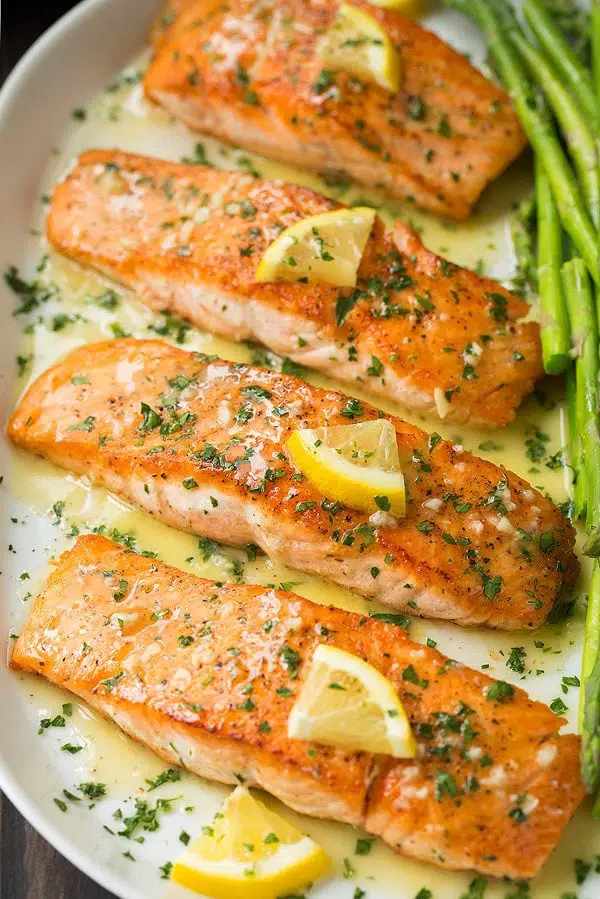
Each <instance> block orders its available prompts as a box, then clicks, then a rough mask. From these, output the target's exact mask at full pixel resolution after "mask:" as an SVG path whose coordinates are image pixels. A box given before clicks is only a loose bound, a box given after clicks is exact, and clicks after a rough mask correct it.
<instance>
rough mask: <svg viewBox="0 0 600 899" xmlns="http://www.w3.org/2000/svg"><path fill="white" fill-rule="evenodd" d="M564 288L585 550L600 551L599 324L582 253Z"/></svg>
mask: <svg viewBox="0 0 600 899" xmlns="http://www.w3.org/2000/svg"><path fill="white" fill-rule="evenodd" d="M561 275H562V281H563V289H564V292H565V298H566V301H567V308H568V311H569V319H570V322H571V333H572V335H573V343H574V349H575V352H576V360H575V377H576V392H577V400H576V409H577V430H578V432H579V436H580V440H581V450H582V458H583V464H584V466H585V480H586V495H587V515H586V529H587V533H588V538H587V540H586V543H585V546H584V548H583V551H584V553H585V554H586V555H588V556H598V555H600V434H599V433H598V412H597V410H598V372H599V370H600V357H599V355H598V327H597V324H596V312H595V308H594V301H593V295H592V289H591V284H590V280H589V277H588V274H587V272H586V269H585V265H584V262H583V260H582V259H581V258H579V257H578V256H576V257H574V258H573V259H569V260H568V262H565V263H564V265H563V266H562V269H561Z"/></svg>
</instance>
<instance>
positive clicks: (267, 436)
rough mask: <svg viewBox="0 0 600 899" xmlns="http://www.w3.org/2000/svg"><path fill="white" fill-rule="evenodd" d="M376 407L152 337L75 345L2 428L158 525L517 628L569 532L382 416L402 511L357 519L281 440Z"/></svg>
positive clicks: (532, 609) (542, 606)
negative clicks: (306, 473)
mask: <svg viewBox="0 0 600 899" xmlns="http://www.w3.org/2000/svg"><path fill="white" fill-rule="evenodd" d="M378 416H379V413H378V411H377V410H376V409H374V408H373V407H371V406H367V405H366V404H363V403H361V402H359V401H358V400H356V399H350V398H348V397H347V396H344V395H342V394H339V393H336V392H334V391H332V390H321V389H318V388H316V387H312V386H310V385H309V384H306V383H304V382H303V381H299V380H297V379H296V378H292V377H289V376H286V375H282V374H280V373H278V372H274V371H270V370H269V369H263V368H252V367H249V366H246V365H241V364H234V363H229V362H224V361H221V360H220V359H217V358H216V357H206V356H202V355H199V354H197V353H188V352H185V351H183V350H180V349H177V348H174V347H171V346H169V345H167V344H166V343H164V342H162V341H150V340H147V341H144V340H142V341H138V340H133V339H122V340H115V341H107V342H103V343H97V344H88V345H86V346H83V347H80V348H79V349H76V350H75V351H74V352H72V353H71V354H70V355H69V356H67V358H66V359H64V360H63V361H62V362H59V363H58V364H57V365H55V366H54V367H52V368H50V369H49V370H48V371H47V372H45V373H44V374H43V375H42V376H41V377H40V378H39V379H38V380H37V381H36V382H35V383H34V384H33V386H31V387H30V388H29V390H28V391H27V393H26V394H25V396H24V398H23V399H22V401H21V403H20V405H19V407H18V409H17V410H16V412H15V413H14V415H13V417H12V419H11V421H10V423H9V427H8V433H9V435H10V437H11V438H12V439H13V440H14V441H15V443H17V444H19V445H20V446H22V447H24V448H26V449H28V450H30V451H31V452H34V453H37V454H39V455H41V456H43V457H45V458H47V459H50V460H51V461H52V462H55V463H57V464H58V465H62V466H63V467H65V468H68V469H70V470H72V471H74V472H78V473H80V474H85V475H87V476H89V477H90V478H91V479H92V480H94V481H96V482H98V483H100V484H102V485H104V486H105V487H107V488H108V489H109V490H112V491H114V492H115V493H117V494H119V495H120V496H122V497H124V498H125V499H126V500H128V501H129V502H131V503H133V504H134V505H135V506H138V507H140V508H141V509H143V510H145V511H147V512H149V513H150V514H152V515H154V516H156V517H157V518H159V519H160V520H162V521H164V522H165V523H167V524H169V525H172V526H174V527H177V528H180V529H182V530H185V531H190V532H192V533H195V534H200V535H204V536H206V537H209V538H210V539H213V540H219V541H223V542H226V543H230V544H237V545H244V544H248V543H254V544H258V546H259V547H261V549H263V550H264V552H266V553H268V554H269V555H270V556H271V557H272V558H274V559H277V560H279V561H281V562H284V563H286V564H288V565H291V566H293V567H295V568H298V569H301V570H304V571H310V572H313V573H315V574H318V575H321V576H323V577H326V578H329V579H331V580H333V581H335V582H337V583H338V584H342V585H344V586H346V587H349V588H351V589H353V590H356V591H357V592H358V593H361V594H363V595H364V596H367V597H375V598H377V599H380V600H381V601H382V602H384V603H387V604H388V605H390V606H393V607H395V608H398V609H403V610H406V611H408V612H409V613H411V614H416V615H422V616H429V617H436V618H447V619H451V620H455V621H457V622H459V623H461V624H488V625H491V626H494V627H502V628H511V629H512V628H531V627H536V626H537V625H539V624H541V623H542V622H543V620H544V619H545V617H546V615H547V614H548V612H549V611H550V609H551V608H552V605H553V603H554V601H555V599H556V598H557V596H558V594H559V592H560V590H561V588H562V586H563V585H564V584H570V583H572V582H573V580H574V578H575V577H576V575H577V572H578V563H577V561H576V559H575V556H574V554H573V542H574V530H573V528H572V526H571V524H570V522H568V521H567V520H566V519H565V518H564V517H563V516H562V515H561V513H560V512H559V510H558V509H557V508H556V507H555V506H554V505H553V504H552V503H551V502H550V501H549V500H547V499H546V498H545V497H544V496H542V494H541V493H539V492H538V491H537V490H534V489H533V488H531V487H530V486H529V484H527V482H525V481H523V480H522V479H521V478H519V477H517V476H516V475H515V474H512V473H511V472H508V471H506V470H505V469H503V468H499V467H498V466H496V465H493V464H492V463H491V462H485V461H483V460H481V459H478V458H476V457H475V456H472V455H470V454H469V453H466V452H464V451H463V450H462V447H460V446H454V445H452V444H451V443H447V442H445V441H443V440H442V439H441V438H440V436H439V435H438V434H433V435H431V436H428V435H427V434H425V433H424V432H423V431H421V430H420V429H419V428H417V427H415V426H413V425H411V424H407V423H406V422H403V421H400V420H399V419H394V418H390V421H391V422H392V424H393V425H394V427H395V429H396V433H397V436H398V450H399V456H400V460H401V464H402V467H403V472H404V476H405V479H406V484H407V492H408V504H407V512H406V517H404V518H400V519H398V518H396V517H392V516H389V515H388V514H387V513H384V512H376V513H375V514H374V515H373V516H371V517H370V518H368V516H367V515H365V514H364V513H362V512H357V511H354V510H352V509H350V508H347V507H344V506H342V505H341V504H340V503H334V502H332V501H330V500H329V499H327V498H326V497H324V496H323V495H322V494H320V493H319V492H318V491H317V490H316V488H314V487H313V486H312V485H311V484H310V483H309V482H308V481H307V480H306V479H305V478H303V477H302V476H301V475H300V473H299V472H298V471H297V469H296V468H295V466H294V464H293V463H292V462H291V460H290V458H289V454H288V450H287V446H286V442H287V440H288V438H289V436H290V434H291V433H292V431H294V430H297V429H301V428H314V427H318V426H321V425H324V424H327V425H339V424H349V423H350V422H351V421H366V420H373V419H376V418H377V417H378Z"/></svg>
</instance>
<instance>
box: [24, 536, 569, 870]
mask: <svg viewBox="0 0 600 899" xmlns="http://www.w3.org/2000/svg"><path fill="white" fill-rule="evenodd" d="M319 643H327V644H330V645H334V646H338V647H340V648H341V649H345V650H347V651H348V652H351V653H354V654H355V655H358V656H360V657H361V658H363V659H365V660H366V661H367V662H369V663H370V664H371V665H374V666H375V667H376V668H377V669H378V670H379V671H381V672H382V674H384V675H385V676H386V677H388V678H389V679H390V680H391V681H392V683H393V684H394V685H395V687H396V688H397V689H398V692H399V694H400V698H401V699H402V702H403V703H404V706H405V708H406V710H407V713H408V715H409V718H410V722H411V726H412V728H413V731H414V733H415V736H416V739H417V744H418V749H417V756H416V758H415V759H406V760H397V759H391V758H386V757H381V756H379V757H374V756H372V755H370V754H368V753H353V752H348V751H346V750H341V749H335V748H331V747H326V746H322V745H319V744H310V743H306V742H303V741H298V740H292V739H289V738H288V736H287V719H288V716H289V713H290V710H291V707H292V705H293V703H294V702H295V700H296V697H297V695H298V693H299V691H300V689H301V687H302V683H303V680H304V678H305V676H306V672H307V669H308V663H309V660H310V659H311V657H312V655H313V652H314V650H315V648H316V646H317V645H318V644H319ZM12 664H13V666H14V667H17V668H20V669H23V670H26V671H34V672H37V673H40V674H43V675H44V677H46V678H48V680H50V681H52V682H54V683H56V684H59V685H60V686H62V687H65V688H66V689H68V690H71V691H72V692H73V693H75V694H76V695H77V696H80V697H81V698H82V699H84V700H85V701H86V702H88V703H89V704H90V705H92V706H93V707H95V708H97V709H99V710H100V711H101V712H102V713H103V714H104V715H106V716H107V717H109V718H112V719H113V720H114V721H116V723H117V724H118V725H119V726H120V727H121V728H122V729H123V730H125V731H126V732H127V733H128V734H129V735H130V736H132V737H133V738H134V739H136V740H139V741H140V742H142V743H145V744H146V745H148V746H149V747H150V748H151V749H153V750H154V751H155V752H157V753H158V754H159V755H160V756H162V757H163V758H164V759H166V760H167V761H168V762H169V763H170V764H175V765H182V766H184V767H186V768H189V769H190V770H191V771H194V772H195V773H196V774H199V775H201V776H202V777H206V778H208V779H210V780H217V781H221V782H224V783H237V782H239V779H240V778H243V780H244V781H245V782H246V783H247V784H248V785H250V786H259V787H261V788H263V789H265V790H267V791H268V792H270V793H272V794H273V795H274V796H277V797H278V798H279V799H281V800H282V801H283V802H285V803H286V804H287V805H289V806H290V807H291V808H293V809H295V810H296V811H299V812H303V813H305V814H308V815H313V816H315V817H319V818H331V819H334V820H336V821H344V822H347V823H350V824H356V825H362V826H363V827H365V828H366V829H367V830H368V831H369V832H370V833H372V834H376V835H378V836H381V837H382V838H383V839H384V840H385V841H386V842H387V843H389V845H390V846H392V847H393V848H394V849H397V850H398V851H400V852H402V853H404V854H406V855H410V856H414V857H416V858H419V859H423V860H426V861H429V862H433V863H434V864H437V865H440V866H442V867H446V868H450V869H460V868H474V869H476V870H478V871H481V872H482V873H485V874H493V875H496V876H508V877H513V878H515V877H518V878H523V877H531V876H532V875H534V874H536V872H537V871H538V870H539V868H540V866H541V865H542V864H543V862H544V860H545V859H546V857H547V856H548V854H549V853H550V851H551V850H552V848H553V847H554V846H555V844H556V842H557V841H558V839H559V837H560V834H561V832H562V830H563V828H564V826H565V824H566V823H567V821H568V820H569V818H570V817H571V815H572V814H573V812H574V811H575V809H576V808H577V806H578V805H579V803H580V801H581V799H582V797H583V787H582V783H581V780H580V775H579V757H578V756H579V738H578V737H576V736H574V735H572V734H569V735H567V736H559V735H558V731H559V729H560V728H561V726H562V725H563V724H564V719H563V718H559V717H557V716H556V715H554V714H553V713H552V712H551V711H550V710H549V709H548V708H547V707H546V706H544V705H542V704H541V703H539V702H532V701H531V700H530V699H529V697H528V696H527V694H526V693H525V692H524V691H523V690H520V689H518V688H512V687H510V686H509V685H507V684H504V683H503V682H497V681H493V680H492V679H491V678H489V677H487V676H486V675H484V674H482V673H480V672H478V671H474V670H472V669H470V668H466V667H465V666H463V665H460V664H459V663H457V662H452V661H450V660H449V659H447V658H445V657H444V656H443V655H441V654H440V653H439V652H437V651H436V650H435V649H431V648H426V647H424V646H422V645H420V644H417V643H414V642H413V641H412V640H410V639H409V637H408V636H407V635H406V633H405V631H404V630H403V629H402V628H397V627H394V626H393V625H389V624H384V623H382V622H380V621H376V620H374V619H370V618H366V617H363V616H360V615H356V614H353V613H350V612H345V611H342V610H341V609H336V608H333V607H329V608H328V607H326V606H320V605H316V604H314V603H312V602H309V600H307V599H302V598H301V597H299V596H295V595H294V594H292V593H284V592H281V591H277V590H273V589H270V588H267V587H263V586H260V585H243V586H241V585H235V584H225V585H223V584H221V583H219V584H215V583H213V582H212V581H207V580H201V579H199V578H196V577H194V576H193V575H190V574H184V573H183V572H181V571H179V570H177V569H175V568H170V567H168V566H166V565H163V564H162V563H160V562H155V561H153V560H152V559H147V558H143V557H142V556H139V555H137V554H135V553H132V552H130V551H127V550H124V549H123V548H122V547H120V546H117V545H116V544H114V543H111V542H110V541H108V540H106V539H105V538H103V537H97V536H86V537H80V538H79V539H78V541H77V543H76V544H75V546H74V547H73V549H71V550H69V551H68V552H66V553H65V554H64V555H63V556H62V557H61V558H60V560H59V561H58V563H57V566H56V568H55V569H54V571H53V572H52V574H51V575H50V578H49V580H48V582H47V584H46V586H45V588H44V590H43V591H42V593H41V595H40V596H39V598H38V600H37V602H36V605H35V609H34V611H33V612H32V614H31V615H30V617H29V620H28V621H27V623H26V625H25V627H24V628H23V632H22V633H21V635H20V637H19V638H18V640H17V641H16V644H15V648H14V655H13V658H12ZM499 684H501V686H500V687H499Z"/></svg>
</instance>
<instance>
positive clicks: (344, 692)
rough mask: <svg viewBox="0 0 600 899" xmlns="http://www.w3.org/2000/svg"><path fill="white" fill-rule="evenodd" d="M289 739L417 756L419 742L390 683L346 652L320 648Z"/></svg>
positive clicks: (290, 722) (292, 716)
mask: <svg viewBox="0 0 600 899" xmlns="http://www.w3.org/2000/svg"><path fill="white" fill-rule="evenodd" d="M288 735H289V736H290V737H293V738H295V739H297V740H313V741H314V742H315V743H324V744H326V745H327V746H339V747H342V748H344V749H351V750H354V751H364V752H374V753H383V754H386V755H392V756H394V757H395V758H413V756H414V755H415V752H416V744H415V739H414V737H413V734H412V731H411V729H410V723H409V721H408V718H407V716H406V712H405V710H404V706H403V705H402V703H401V702H400V699H399V698H398V693H397V692H396V689H395V687H394V685H393V684H392V683H390V681H389V680H388V679H387V678H386V677H384V676H383V674H380V673H379V671H377V670H376V669H375V668H373V666H372V665H369V664H368V663H367V662H364V661H363V660H362V659H359V658H358V656H355V655H352V653H350V652H346V651H345V650H343V649H338V648H337V647H335V646H328V645H326V644H324V643H321V644H320V645H319V646H317V648H316V650H315V652H314V655H313V657H312V661H311V664H310V668H309V670H308V674H307V676H306V680H305V681H304V684H303V685H302V689H301V691H300V695H299V696H298V699H297V701H296V703H295V705H294V707H293V708H292V711H291V713H290V717H289V719H288Z"/></svg>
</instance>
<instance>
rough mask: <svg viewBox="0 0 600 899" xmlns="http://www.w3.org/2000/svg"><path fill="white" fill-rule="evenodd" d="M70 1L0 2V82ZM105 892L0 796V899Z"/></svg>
mask: <svg viewBox="0 0 600 899" xmlns="http://www.w3.org/2000/svg"><path fill="white" fill-rule="evenodd" d="M123 2H126V0H123ZM75 5H76V3H75V2H74V0H17V2H16V3H15V2H10V0H7V2H5V3H3V4H2V34H1V42H0V82H2V81H4V79H5V78H6V76H7V75H8V73H9V72H10V70H11V69H12V67H13V66H14V65H15V63H16V62H17V61H18V60H19V58H20V57H21V56H22V55H23V53H24V52H25V51H26V50H27V48H28V47H29V46H30V44H32V43H33V42H34V41H35V39H36V38H37V37H39V35H40V34H42V32H43V31H45V30H46V28H48V27H49V26H50V25H51V24H52V23H53V22H54V21H56V19H58V18H59V17H60V16H62V15H63V13H65V12H66V11H67V10H68V9H70V8H71V7H72V6H75ZM111 896H112V894H111V893H107V892H106V890H103V889H102V888H101V887H99V886H97V885H96V884H95V883H93V882H92V881H91V880H90V879H89V878H88V877H85V875H84V874H82V873H81V872H80V871H78V870H77V869H76V868H74V867H73V865H71V864H70V863H69V862H68V861H67V860H66V859H64V858H63V857H62V856H61V855H59V854H58V853H57V852H56V851H55V850H54V849H53V848H52V847H51V846H50V845H49V844H48V843H46V841H45V840H43V839H42V837H40V836H39V835H38V834H37V833H36V832H35V830H34V829H33V828H32V827H30V826H29V824H27V822H26V821H25V820H24V819H23V818H22V817H21V815H20V814H19V813H18V812H17V810H16V809H15V808H14V806H12V805H11V803H10V802H9V801H8V800H7V799H6V798H5V797H4V796H2V795H1V794H0V899H111Z"/></svg>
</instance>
